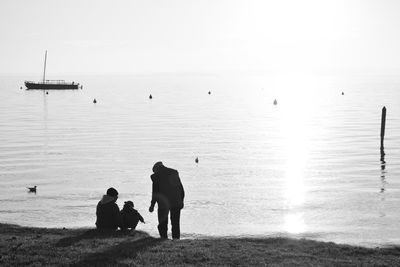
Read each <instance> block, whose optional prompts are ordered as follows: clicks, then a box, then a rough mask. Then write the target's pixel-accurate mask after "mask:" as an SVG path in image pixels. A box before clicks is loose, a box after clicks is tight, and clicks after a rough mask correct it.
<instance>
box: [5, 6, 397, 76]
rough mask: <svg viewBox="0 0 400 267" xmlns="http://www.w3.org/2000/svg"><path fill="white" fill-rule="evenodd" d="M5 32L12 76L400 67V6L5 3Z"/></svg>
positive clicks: (8, 65) (9, 69) (392, 69)
mask: <svg viewBox="0 0 400 267" xmlns="http://www.w3.org/2000/svg"><path fill="white" fill-rule="evenodd" d="M0 34H1V37H0V38H1V42H0V73H7V74H10V73H15V74H19V73H32V74H36V73H38V74H40V73H41V72H42V68H43V59H44V52H45V50H48V53H49V57H48V72H50V73H138V72H139V73H145V72H217V71H261V72H263V71H270V70H272V71H287V70H291V71H293V70H297V69H302V70H309V71H316V70H323V71H324V70H327V71H330V70H348V69H361V70H364V69H366V70H372V71H376V72H385V71H391V72H393V71H395V72H396V71H398V70H400V1H397V0H386V1H385V0H376V1H370V0H359V1H354V0H343V1H341V0H332V1H323V0H315V1H311V0H306V1H302V0H287V1H285V0H276V1H268V0H259V1H257V0H253V1H252V0H242V1H236V0H158V1H156V0H141V1H138V0H114V1H111V0H110V1H105V0H76V1H75V0H65V1H62V0H35V1H32V0H25V1H24V0H1V1H0ZM399 73H400V72H399Z"/></svg>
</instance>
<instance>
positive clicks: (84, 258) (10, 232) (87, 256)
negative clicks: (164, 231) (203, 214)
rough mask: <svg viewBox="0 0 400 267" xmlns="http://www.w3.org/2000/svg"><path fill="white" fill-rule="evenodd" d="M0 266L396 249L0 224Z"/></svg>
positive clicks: (379, 262) (371, 259)
mask: <svg viewBox="0 0 400 267" xmlns="http://www.w3.org/2000/svg"><path fill="white" fill-rule="evenodd" d="M0 251H1V255H0V266H21V265H22V266H26V265H29V266H46V265H47V266H70V265H72V266H160V265H168V266H207V265H220V266H221V265H225V266H259V265H270V266H360V265H363V266H400V247H392V248H375V249H370V248H363V247H354V246H347V245H337V244H334V243H325V242H316V241H311V240H305V239H301V240H297V239H289V238H205V239H185V240H179V241H171V240H161V239H158V238H154V237H151V236H149V235H148V234H146V233H144V232H141V231H131V232H120V231H118V232H113V233H105V232H103V233H101V232H98V231H97V230H95V229H47V228H29V227H20V226H16V225H9V224H0Z"/></svg>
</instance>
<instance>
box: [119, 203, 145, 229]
mask: <svg viewBox="0 0 400 267" xmlns="http://www.w3.org/2000/svg"><path fill="white" fill-rule="evenodd" d="M121 216H122V221H123V224H124V228H131V229H135V228H136V226H137V224H138V222H139V221H141V222H142V223H144V219H143V217H142V215H140V213H139V212H138V211H137V210H135V209H134V208H132V207H124V208H123V209H122V210H121Z"/></svg>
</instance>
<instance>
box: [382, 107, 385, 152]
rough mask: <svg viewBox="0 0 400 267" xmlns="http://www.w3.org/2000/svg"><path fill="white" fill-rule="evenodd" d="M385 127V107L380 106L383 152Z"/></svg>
mask: <svg viewBox="0 0 400 267" xmlns="http://www.w3.org/2000/svg"><path fill="white" fill-rule="evenodd" d="M385 127H386V107H383V108H382V119H381V153H382V152H383V148H384V147H383V140H384V139H385Z"/></svg>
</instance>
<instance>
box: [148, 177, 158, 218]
mask: <svg viewBox="0 0 400 267" xmlns="http://www.w3.org/2000/svg"><path fill="white" fill-rule="evenodd" d="M154 178H155V177H154V176H153V175H152V176H151V180H152V181H153V185H152V193H151V203H150V208H149V211H150V212H153V211H154V205H155V204H156V202H157V200H158V199H157V197H158V194H159V192H160V189H159V185H158V183H157V181H155V179H154Z"/></svg>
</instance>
